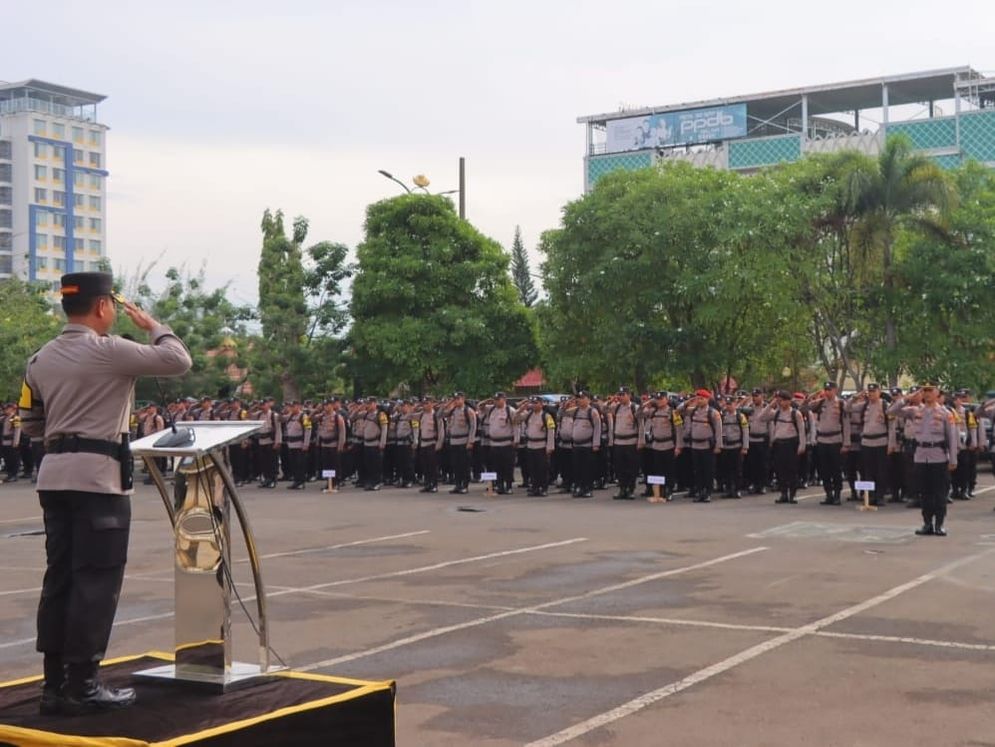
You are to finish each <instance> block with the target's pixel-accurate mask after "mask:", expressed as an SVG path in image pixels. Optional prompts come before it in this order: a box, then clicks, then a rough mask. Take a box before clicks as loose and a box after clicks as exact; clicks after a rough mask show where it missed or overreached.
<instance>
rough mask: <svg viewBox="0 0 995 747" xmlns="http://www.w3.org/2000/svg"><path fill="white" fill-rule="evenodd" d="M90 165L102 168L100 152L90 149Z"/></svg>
mask: <svg viewBox="0 0 995 747" xmlns="http://www.w3.org/2000/svg"><path fill="white" fill-rule="evenodd" d="M90 165H91V166H93V168H95V169H99V168H100V154H99V153H94V152H93V151H90Z"/></svg>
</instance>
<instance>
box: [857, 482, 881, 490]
mask: <svg viewBox="0 0 995 747" xmlns="http://www.w3.org/2000/svg"><path fill="white" fill-rule="evenodd" d="M875 484H876V483H875V482H874V481H873V480H857V482H856V487H857V490H876V489H877V488H875Z"/></svg>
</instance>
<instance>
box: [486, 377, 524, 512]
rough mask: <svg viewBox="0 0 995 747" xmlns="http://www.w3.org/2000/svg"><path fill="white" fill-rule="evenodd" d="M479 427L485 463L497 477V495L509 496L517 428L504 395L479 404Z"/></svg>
mask: <svg viewBox="0 0 995 747" xmlns="http://www.w3.org/2000/svg"><path fill="white" fill-rule="evenodd" d="M479 408H480V423H481V427H482V428H485V429H486V432H487V440H488V443H489V445H488V447H487V461H488V463H489V466H491V467H493V469H494V471H495V472H496V473H497V493H498V495H510V494H511V493H512V491H513V489H514V484H515V451H516V450H517V449H518V435H519V428H518V426H517V424H516V423H515V413H514V411H513V410H512V409H511V407H510V406H509V405H508V399H507V396H506V395H505V393H504V392H497V393H496V394H495V395H494V398H493V399H492V400H485V401H484V402H481V403H480V404H479Z"/></svg>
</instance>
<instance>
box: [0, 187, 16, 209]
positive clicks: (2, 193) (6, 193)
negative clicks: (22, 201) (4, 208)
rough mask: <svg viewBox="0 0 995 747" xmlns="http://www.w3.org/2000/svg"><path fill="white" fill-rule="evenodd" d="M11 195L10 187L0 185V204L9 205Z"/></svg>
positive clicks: (12, 191)
mask: <svg viewBox="0 0 995 747" xmlns="http://www.w3.org/2000/svg"><path fill="white" fill-rule="evenodd" d="M13 197H14V190H13V189H11V188H10V187H0V205H9V204H10V201H11V200H12V199H13Z"/></svg>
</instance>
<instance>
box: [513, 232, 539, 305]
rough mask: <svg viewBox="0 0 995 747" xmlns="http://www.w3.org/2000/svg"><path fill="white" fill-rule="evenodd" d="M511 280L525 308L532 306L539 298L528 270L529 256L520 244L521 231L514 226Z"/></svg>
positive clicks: (523, 245)
mask: <svg viewBox="0 0 995 747" xmlns="http://www.w3.org/2000/svg"><path fill="white" fill-rule="evenodd" d="M511 279H512V281H513V282H514V283H515V287H516V288H517V289H518V297H519V298H521V299H522V303H523V304H525V305H526V306H532V304H534V303H535V302H536V299H537V298H538V297H539V293H538V291H536V288H535V284H533V282H532V273H531V272H530V268H529V255H528V254H527V253H526V251H525V244H523V243H522V229H521V227H519V226H515V238H514V240H513V241H512V242H511Z"/></svg>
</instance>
